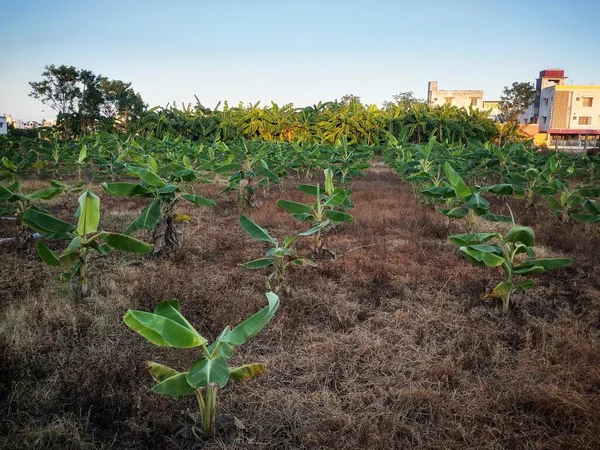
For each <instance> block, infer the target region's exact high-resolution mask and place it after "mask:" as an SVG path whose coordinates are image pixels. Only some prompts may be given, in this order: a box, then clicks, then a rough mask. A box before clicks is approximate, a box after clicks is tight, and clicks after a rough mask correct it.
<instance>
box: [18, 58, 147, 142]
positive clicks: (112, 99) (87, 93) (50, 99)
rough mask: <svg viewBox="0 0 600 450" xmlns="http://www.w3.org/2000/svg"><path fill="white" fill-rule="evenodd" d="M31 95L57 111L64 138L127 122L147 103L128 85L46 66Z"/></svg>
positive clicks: (33, 85) (81, 72)
mask: <svg viewBox="0 0 600 450" xmlns="http://www.w3.org/2000/svg"><path fill="white" fill-rule="evenodd" d="M29 85H30V86H31V92H30V94H29V95H30V96H31V97H33V98H35V99H38V100H40V101H41V102H42V103H43V104H44V105H47V106H49V107H50V108H52V109H53V110H55V111H56V113H57V115H58V121H59V123H60V125H61V126H62V128H63V131H64V132H65V135H74V134H79V135H81V134H85V133H87V132H90V131H93V130H94V129H97V128H99V127H100V126H108V127H113V126H114V122H115V119H116V118H117V116H118V118H119V119H121V121H123V120H124V121H129V120H130V118H131V117H132V116H133V115H140V114H141V113H143V112H144V111H145V109H146V104H145V103H144V101H143V100H142V97H141V96H140V94H138V93H136V92H135V91H134V90H133V89H132V88H131V83H125V82H123V81H121V80H110V79H108V78H106V77H103V76H101V75H96V74H94V73H93V72H92V71H90V70H85V69H82V70H80V69H77V68H75V67H73V66H66V65H62V66H56V65H54V64H52V65H49V66H46V67H45V68H44V72H42V80H40V81H32V82H30V83H29Z"/></svg>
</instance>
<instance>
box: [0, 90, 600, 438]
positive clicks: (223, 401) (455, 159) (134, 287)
mask: <svg viewBox="0 0 600 450" xmlns="http://www.w3.org/2000/svg"><path fill="white" fill-rule="evenodd" d="M70 129H71V130H73V129H74V127H70ZM504 137H505V136H504ZM513 138H514V136H513ZM513 138H510V139H504V138H503V136H502V133H501V132H500V131H499V129H498V127H497V125H496V124H495V123H494V122H492V121H491V120H489V119H487V118H486V114H485V113H480V112H478V111H475V110H471V111H466V110H465V109H458V108H456V107H451V106H444V107H438V108H429V107H427V106H425V105H422V104H416V105H413V106H411V107H408V108H407V107H402V106H397V105H396V106H394V105H388V106H387V107H386V108H382V109H378V108H377V107H374V106H365V105H362V104H361V103H360V102H358V101H355V100H350V101H349V102H342V103H339V102H329V103H319V104H318V105H313V106H310V107H306V108H301V109H297V108H293V106H292V105H285V106H278V105H277V104H274V103H273V104H271V105H270V106H266V107H260V106H259V105H258V104H256V105H249V106H243V105H239V106H238V107H229V105H227V104H226V103H225V104H224V105H223V107H220V105H219V106H218V107H216V108H215V109H214V110H211V109H208V108H206V107H204V106H202V105H201V104H200V103H199V102H198V104H197V105H196V106H195V107H193V108H192V107H183V108H181V109H178V108H176V107H166V108H155V109H151V110H149V111H148V112H146V113H143V114H141V115H140V117H134V118H131V119H130V120H128V121H126V122H122V123H112V124H110V126H100V125H99V124H96V125H93V124H92V125H90V126H88V127H87V128H85V129H84V130H81V132H80V133H78V135H73V134H72V133H71V134H69V133H66V132H65V130H64V129H61V128H60V125H59V127H58V128H57V129H55V130H50V131H49V132H45V133H40V134H39V135H38V137H35V138H26V137H14V136H11V135H8V136H2V137H0V156H1V165H0V255H2V257H1V259H0V261H1V262H0V264H1V265H2V270H1V271H0V273H1V274H2V275H1V283H2V292H3V295H2V302H1V305H0V314H1V317H0V349H1V352H0V370H1V376H0V400H1V401H0V415H1V416H0V417H1V420H0V448H2V449H21V448H40V449H47V448H57V449H58V448H60V449H124V448H131V449H133V448H165V449H166V448H173V449H184V448H185V449H192V448H203V449H255V448H256V449H262V448H276V449H298V448H311V449H312V448H320V449H321V448H331V449H356V448H368V449H398V448H421V449H436V448H448V449H464V448H489V449H504V448H527V449H541V448H548V449H550V448H552V449H574V448H578V449H593V448H598V447H597V446H598V436H600V412H599V411H598V407H597V405H598V402H600V390H599V389H598V386H600V370H599V368H600V342H599V340H598V338H599V330H600V319H599V318H600V156H598V155H596V156H594V155H593V154H589V155H588V154H585V153H579V154H567V153H554V152H552V153H548V152H543V151H540V150H539V149H537V148H534V147H533V146H532V144H531V142H520V141H516V140H515V139H513ZM505 142H508V143H505ZM590 153H593V152H590Z"/></svg>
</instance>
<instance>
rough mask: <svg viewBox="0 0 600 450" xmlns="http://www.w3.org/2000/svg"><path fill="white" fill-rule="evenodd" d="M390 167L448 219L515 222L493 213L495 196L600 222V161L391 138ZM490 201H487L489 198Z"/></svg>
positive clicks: (519, 148) (516, 147)
mask: <svg viewBox="0 0 600 450" xmlns="http://www.w3.org/2000/svg"><path fill="white" fill-rule="evenodd" d="M384 157H385V160H386V162H387V163H388V164H389V165H390V166H391V167H393V168H394V169H395V170H396V171H397V172H398V174H399V175H400V177H401V178H402V179H403V180H406V181H408V182H409V183H411V185H412V186H413V189H414V190H415V192H417V193H419V194H420V195H422V196H423V201H424V202H425V203H431V204H434V205H437V206H438V210H439V211H440V212H441V213H443V214H445V215H446V216H448V217H453V218H463V217H466V219H467V222H468V223H472V222H473V220H472V219H473V217H474V216H483V217H484V218H485V219H487V220H496V221H504V222H510V217H509V216H507V215H501V214H495V213H494V212H492V211H490V208H491V206H490V201H489V200H488V199H489V198H490V197H499V198H504V199H506V198H522V199H525V207H526V208H534V209H536V211H537V209H538V206H541V205H542V204H544V203H545V204H547V206H548V210H549V211H550V213H551V214H552V215H553V216H554V217H555V218H556V219H557V220H560V221H563V222H567V221H575V222H584V223H600V203H599V200H600V156H593V155H587V154H585V153H578V154H576V155H571V154H568V153H541V152H539V151H537V150H536V149H534V148H531V147H527V146H526V145H523V144H520V143H517V144H512V145H509V146H504V147H499V146H496V145H494V144H492V143H485V144H482V143H479V142H475V141H471V142H470V143H469V145H467V146H459V145H447V144H440V143H439V142H437V141H436V140H435V138H431V139H430V140H429V142H428V143H427V144H423V145H416V144H406V143H403V144H402V143H400V142H398V141H397V140H396V139H394V138H393V137H392V136H390V144H389V146H388V149H386V150H385V151H384ZM486 197H487V198H486Z"/></svg>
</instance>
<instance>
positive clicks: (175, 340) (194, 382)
mask: <svg viewBox="0 0 600 450" xmlns="http://www.w3.org/2000/svg"><path fill="white" fill-rule="evenodd" d="M266 296H267V300H268V302H269V304H268V306H265V307H264V308H262V309H261V310H260V311H258V312H257V313H256V314H254V315H253V316H251V317H249V318H248V319H246V320H245V321H243V322H242V323H240V324H239V325H238V326H236V327H235V328H233V329H232V328H231V327H230V326H227V327H225V329H224V330H223V331H222V332H221V334H219V337H218V338H217V339H216V340H215V341H214V342H213V343H212V344H210V345H209V344H208V340H207V339H206V338H204V337H203V336H201V335H200V333H198V332H197V331H196V330H195V329H194V327H193V326H192V325H191V324H190V323H189V322H188V321H187V319H186V318H185V317H184V316H183V314H181V312H180V309H179V302H178V301H177V300H165V301H162V302H161V303H159V304H158V305H157V306H156V308H155V309H154V313H149V312H144V311H137V310H131V309H130V310H128V311H127V314H125V317H124V318H123V321H124V322H125V324H126V325H127V326H128V327H129V328H131V329H132V330H133V331H135V332H137V333H139V334H140V335H142V336H143V337H144V338H146V339H147V340H148V341H150V342H151V343H153V344H154V345H157V346H160V347H174V348H185V349H188V348H198V347H199V348H200V355H199V356H198V358H197V359H196V360H195V361H194V363H193V364H192V366H191V367H190V368H189V369H188V370H186V371H184V372H179V371H177V370H175V369H172V368H171V367H167V366H165V365H162V364H159V363H156V362H152V361H149V362H148V368H149V370H150V374H151V375H152V378H154V380H155V381H156V382H157V383H158V384H157V385H156V386H154V387H153V388H152V391H153V392H155V393H157V394H162V395H168V396H171V397H182V396H185V395H190V394H194V395H195V396H196V399H197V401H198V406H199V409H200V418H201V421H202V425H203V431H204V433H205V434H207V435H210V434H213V433H214V430H215V412H216V406H217V393H218V392H219V389H223V388H224V387H225V386H226V385H227V383H228V382H229V381H230V380H231V381H242V380H248V379H250V378H253V377H255V376H257V375H260V374H262V373H263V372H264V371H265V365H264V364H262V363H251V364H246V365H243V366H239V367H231V366H230V365H229V362H228V360H229V359H230V358H231V356H232V354H233V349H234V347H235V346H238V345H242V344H244V343H245V342H246V341H247V340H248V339H249V338H251V337H253V336H255V335H256V334H258V332H259V331H260V330H262V329H263V328H264V327H265V325H267V323H269V321H270V320H271V319H272V318H273V316H274V315H275V312H276V311H277V308H279V297H277V295H276V294H274V293H272V292H268V293H267V294H266Z"/></svg>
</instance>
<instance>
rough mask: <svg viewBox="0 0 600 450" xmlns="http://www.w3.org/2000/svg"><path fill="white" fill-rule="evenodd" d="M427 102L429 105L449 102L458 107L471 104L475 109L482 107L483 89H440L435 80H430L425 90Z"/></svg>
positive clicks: (466, 106) (467, 106) (440, 104)
mask: <svg viewBox="0 0 600 450" xmlns="http://www.w3.org/2000/svg"><path fill="white" fill-rule="evenodd" d="M473 103H474V104H473ZM427 104H428V105H429V106H442V105H446V104H450V105H452V106H457V107H459V108H469V106H473V108H476V109H483V91H473V90H440V89H438V82H437V81H430V82H429V85H428V90H427Z"/></svg>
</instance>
